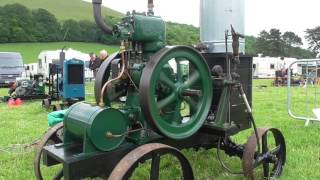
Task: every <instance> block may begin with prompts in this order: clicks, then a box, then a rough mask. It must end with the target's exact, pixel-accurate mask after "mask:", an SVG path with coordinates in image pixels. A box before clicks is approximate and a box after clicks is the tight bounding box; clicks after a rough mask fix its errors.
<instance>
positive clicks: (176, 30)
mask: <svg viewBox="0 0 320 180" xmlns="http://www.w3.org/2000/svg"><path fill="white" fill-rule="evenodd" d="M120 18H121V17H113V16H106V17H105V21H106V22H107V24H108V25H110V26H113V25H114V24H116V23H117V22H119V21H120V20H121V19H120ZM167 39H168V44H170V45H173V44H194V43H196V42H198V41H199V29H198V28H196V27H194V26H190V25H181V24H178V23H172V22H168V23H167ZM58 41H72V42H99V43H105V44H115V43H117V41H116V40H115V39H113V37H112V36H111V35H106V34H104V33H103V32H102V31H101V30H100V29H99V28H98V27H97V25H96V24H95V23H94V22H91V21H87V20H80V21H76V20H73V19H69V20H65V21H61V22H60V21H58V19H57V18H56V17H55V16H54V15H53V14H51V13H50V12H48V11H47V10H45V9H36V10H30V9H28V8H26V7H25V6H23V5H21V4H9V5H5V6H3V7H0V43H15V42H58Z"/></svg>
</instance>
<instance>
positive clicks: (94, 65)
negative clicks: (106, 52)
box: [89, 53, 101, 79]
mask: <svg viewBox="0 0 320 180" xmlns="http://www.w3.org/2000/svg"><path fill="white" fill-rule="evenodd" d="M89 55H90V62H89V68H90V69H91V70H92V71H93V77H94V79H95V78H96V75H97V73H98V71H99V67H100V65H101V60H100V59H99V58H98V57H97V56H96V55H95V54H94V53H90V54H89Z"/></svg>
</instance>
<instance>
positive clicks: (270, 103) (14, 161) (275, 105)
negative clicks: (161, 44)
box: [0, 80, 320, 180]
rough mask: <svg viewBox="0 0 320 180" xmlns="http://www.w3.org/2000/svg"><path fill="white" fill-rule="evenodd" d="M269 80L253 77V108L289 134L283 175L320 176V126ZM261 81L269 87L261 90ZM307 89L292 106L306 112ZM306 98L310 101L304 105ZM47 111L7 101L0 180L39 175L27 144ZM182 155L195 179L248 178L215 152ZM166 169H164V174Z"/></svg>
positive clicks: (262, 121)
mask: <svg viewBox="0 0 320 180" xmlns="http://www.w3.org/2000/svg"><path fill="white" fill-rule="evenodd" d="M270 83H271V82H270V81H269V80H254V87H253V110H254V115H255V118H256V121H257V124H258V126H259V127H276V128H279V129H280V130H281V131H282V132H283V133H284V136H285V138H286V143H287V164H286V166H285V169H284V172H283V176H282V177H281V178H280V179H283V180H303V179H308V180H309V179H310V180H316V179H320V124H316V123H314V124H310V126H308V127H304V123H303V122H301V121H296V120H293V119H292V118H290V117H289V116H288V114H287V111H286V92H287V91H286V88H285V87H279V88H275V87H270ZM262 84H264V85H268V87H267V88H258V86H259V85H262ZM6 91H7V89H0V94H1V95H5V94H6ZM304 91H305V90H304V89H303V88H301V87H296V88H295V90H294V105H293V107H294V111H297V113H303V112H304V109H306V108H307V107H308V106H309V107H310V108H312V104H311V103H313V102H312V101H311V100H312V99H311V98H306V96H305V93H304ZM310 91H313V90H310ZM92 92H93V88H92V84H90V85H87V93H92ZM309 95H311V93H310V92H309ZM308 99H310V101H308ZM92 100H93V97H92V96H90V97H89V101H92ZM305 102H310V103H309V104H304V103H305ZM310 111H311V109H310ZM47 113H48V112H47V111H45V110H44V109H42V108H41V103H40V101H32V102H25V104H24V105H23V106H22V107H19V108H14V109H11V108H8V106H7V105H6V104H4V103H2V104H0V132H1V136H0V180H11V179H14V180H16V179H18V180H20V179H21V180H24V179H34V174H33V165H32V163H33V158H34V149H33V148H27V149H23V148H22V147H23V145H25V144H29V143H31V142H33V141H35V140H37V139H38V138H40V137H41V136H42V134H43V133H44V132H45V131H46V129H47V127H48V125H47V118H46V116H47ZM250 134H251V130H248V131H244V132H242V133H241V134H239V135H237V137H235V138H236V139H237V140H238V141H241V142H245V140H246V138H247V137H248V136H249V135H250ZM183 153H184V154H185V155H186V156H187V158H188V159H189V161H190V162H191V164H192V167H193V171H194V174H195V176H196V179H199V180H209V179H210V180H211V179H218V180H222V179H228V180H229V179H230V180H235V179H244V178H243V177H241V176H235V175H230V174H228V173H226V172H225V171H224V170H223V169H222V168H221V167H220V165H219V163H218V161H217V157H216V153H215V150H209V151H206V150H200V151H198V152H196V151H194V150H184V151H183ZM225 158H226V157H225ZM230 161H232V162H230ZM227 162H228V163H230V165H231V166H232V167H233V168H237V167H238V168H239V164H240V163H239V161H238V160H237V159H236V158H233V159H231V160H228V161H227ZM161 167H163V166H161ZM164 171H166V169H165V167H163V168H162V170H161V172H164ZM143 172H147V170H146V169H145V170H142V174H141V173H140V174H138V175H139V177H138V178H137V179H146V178H145V177H144V174H143ZM173 173H174V172H166V174H167V175H166V177H164V178H161V179H171V178H170V177H172V176H171V175H172V174H173Z"/></svg>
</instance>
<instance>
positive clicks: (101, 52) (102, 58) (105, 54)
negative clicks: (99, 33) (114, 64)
mask: <svg viewBox="0 0 320 180" xmlns="http://www.w3.org/2000/svg"><path fill="white" fill-rule="evenodd" d="M107 58H108V52H107V51H106V50H104V49H103V50H102V51H100V59H101V64H102V63H103V61H104V60H106V59H107Z"/></svg>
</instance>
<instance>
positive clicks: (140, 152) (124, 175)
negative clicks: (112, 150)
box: [108, 143, 194, 180]
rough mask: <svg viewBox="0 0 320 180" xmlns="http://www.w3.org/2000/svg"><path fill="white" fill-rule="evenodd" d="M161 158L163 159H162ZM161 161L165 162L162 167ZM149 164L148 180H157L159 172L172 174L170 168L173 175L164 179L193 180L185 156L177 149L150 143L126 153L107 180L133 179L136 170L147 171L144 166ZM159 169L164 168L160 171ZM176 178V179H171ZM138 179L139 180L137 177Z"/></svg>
mask: <svg viewBox="0 0 320 180" xmlns="http://www.w3.org/2000/svg"><path fill="white" fill-rule="evenodd" d="M162 157H163V158H162ZM162 159H164V161H167V163H166V164H165V165H164V167H163V166H161V165H163V164H161V162H162ZM147 163H150V166H151V167H150V174H149V179H150V180H158V179H159V177H161V172H172V171H173V170H172V169H169V168H170V167H172V168H173V169H174V172H175V173H174V174H173V175H172V174H170V177H166V179H184V180H193V179H194V177H193V172H192V168H191V165H190V163H189V162H188V160H187V159H186V158H185V156H184V155H183V154H182V153H181V152H180V151H179V150H177V149H175V148H173V147H170V146H167V145H164V144H159V143H150V144H145V145H142V146H140V147H138V148H136V149H134V150H132V151H131V152H130V153H128V154H127V155H126V156H124V158H122V159H121V161H120V162H119V163H118V164H117V165H116V167H115V168H114V169H113V171H112V173H111V175H110V176H109V178H108V179H109V180H127V179H135V177H134V174H135V173H136V170H137V169H139V168H140V167H141V166H142V167H143V168H146V169H148V167H146V164H147ZM177 165H179V166H180V173H177V171H176V168H177ZM161 167H163V168H165V169H164V170H161ZM173 176H178V177H173ZM138 179H141V177H139V178H138Z"/></svg>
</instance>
